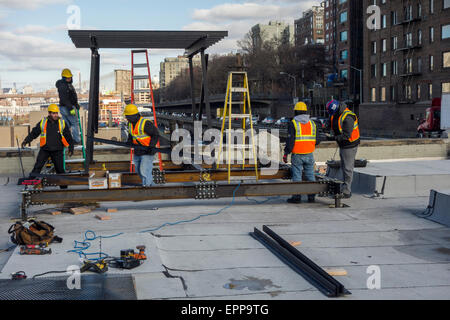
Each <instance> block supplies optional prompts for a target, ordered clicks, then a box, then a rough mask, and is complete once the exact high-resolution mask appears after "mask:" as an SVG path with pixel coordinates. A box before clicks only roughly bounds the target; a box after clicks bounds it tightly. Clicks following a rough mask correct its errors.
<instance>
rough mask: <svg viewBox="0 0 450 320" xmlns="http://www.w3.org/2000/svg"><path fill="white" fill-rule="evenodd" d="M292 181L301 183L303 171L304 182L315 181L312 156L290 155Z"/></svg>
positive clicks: (310, 154)
mask: <svg viewBox="0 0 450 320" xmlns="http://www.w3.org/2000/svg"><path fill="white" fill-rule="evenodd" d="M291 162H292V181H294V182H297V181H302V180H303V179H302V177H303V176H302V175H303V170H305V177H306V181H316V177H315V176H314V163H315V161H314V156H313V154H312V153H309V154H292V159H291Z"/></svg>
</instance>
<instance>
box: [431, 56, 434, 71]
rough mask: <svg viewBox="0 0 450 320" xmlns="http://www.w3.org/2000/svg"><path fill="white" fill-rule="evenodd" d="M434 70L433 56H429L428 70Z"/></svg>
mask: <svg viewBox="0 0 450 320" xmlns="http://www.w3.org/2000/svg"><path fill="white" fill-rule="evenodd" d="M433 70H434V56H430V71H433Z"/></svg>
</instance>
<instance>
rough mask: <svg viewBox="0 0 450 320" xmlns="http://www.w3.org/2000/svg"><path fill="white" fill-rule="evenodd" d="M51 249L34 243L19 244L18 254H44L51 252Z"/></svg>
mask: <svg viewBox="0 0 450 320" xmlns="http://www.w3.org/2000/svg"><path fill="white" fill-rule="evenodd" d="M51 253H52V249H48V250H46V249H44V247H41V246H36V245H25V246H20V254H21V255H25V254H26V255H44V254H51Z"/></svg>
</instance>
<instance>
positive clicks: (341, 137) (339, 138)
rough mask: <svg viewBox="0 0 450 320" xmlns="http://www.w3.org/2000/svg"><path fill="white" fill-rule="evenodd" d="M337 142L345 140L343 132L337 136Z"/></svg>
mask: <svg viewBox="0 0 450 320" xmlns="http://www.w3.org/2000/svg"><path fill="white" fill-rule="evenodd" d="M335 140H336V142H337V143H341V142H343V141H344V136H343V135H342V134H340V135H338V136H336V137H335Z"/></svg>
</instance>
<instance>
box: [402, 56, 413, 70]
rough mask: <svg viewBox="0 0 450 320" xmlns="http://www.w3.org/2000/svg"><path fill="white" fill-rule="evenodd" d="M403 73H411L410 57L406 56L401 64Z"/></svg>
mask: <svg viewBox="0 0 450 320" xmlns="http://www.w3.org/2000/svg"><path fill="white" fill-rule="evenodd" d="M403 70H404V73H412V58H407V59H405V61H404V66H403Z"/></svg>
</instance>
